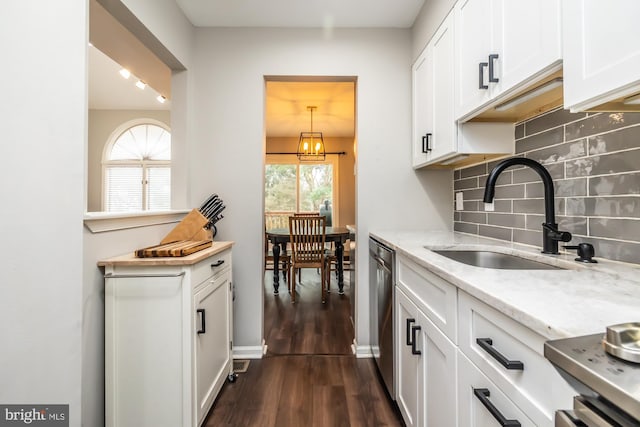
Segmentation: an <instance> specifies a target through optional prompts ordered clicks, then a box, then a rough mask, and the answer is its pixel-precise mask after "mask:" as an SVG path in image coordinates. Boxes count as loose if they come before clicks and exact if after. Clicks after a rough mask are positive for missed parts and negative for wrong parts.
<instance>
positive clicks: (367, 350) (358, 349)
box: [351, 339, 373, 359]
mask: <svg viewBox="0 0 640 427" xmlns="http://www.w3.org/2000/svg"><path fill="white" fill-rule="evenodd" d="M351 351H352V352H353V354H355V355H356V357H357V358H358V359H366V358H371V357H373V353H371V346H368V345H358V343H357V342H356V340H355V339H354V340H353V344H351Z"/></svg>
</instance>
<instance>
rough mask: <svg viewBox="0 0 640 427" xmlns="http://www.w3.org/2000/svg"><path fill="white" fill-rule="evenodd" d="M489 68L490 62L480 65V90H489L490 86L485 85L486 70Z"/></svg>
mask: <svg viewBox="0 0 640 427" xmlns="http://www.w3.org/2000/svg"><path fill="white" fill-rule="evenodd" d="M488 66H489V63H488V62H481V63H480V64H478V79H479V81H480V82H479V84H478V89H489V86H488V85H486V84H484V69H485V68H486V67H488Z"/></svg>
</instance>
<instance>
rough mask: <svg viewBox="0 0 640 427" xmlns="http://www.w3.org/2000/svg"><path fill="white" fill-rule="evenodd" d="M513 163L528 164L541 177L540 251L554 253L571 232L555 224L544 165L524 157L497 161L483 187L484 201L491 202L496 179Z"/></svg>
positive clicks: (548, 182)
mask: <svg viewBox="0 0 640 427" xmlns="http://www.w3.org/2000/svg"><path fill="white" fill-rule="evenodd" d="M513 165H523V166H529V167H530V168H531V169H533V170H534V171H536V172H537V173H538V175H540V178H541V179H542V184H543V185H544V214H545V219H544V221H545V222H544V223H542V253H543V254H554V255H557V254H559V253H560V252H558V241H562V242H568V241H569V240H571V233H569V232H568V231H558V224H556V214H555V202H554V193H553V180H552V179H551V175H549V172H548V171H547V169H545V167H544V166H542V165H541V164H540V163H538V162H536V161H535V160H531V159H527V158H525V157H511V158H509V159H505V160H503V161H501V162H500V163H498V164H497V165H496V166H495V167H494V168H493V170H492V171H491V172H490V173H489V177H488V178H487V184H486V185H485V187H484V202H485V203H491V202H493V195H494V193H495V187H496V180H497V179H498V176H499V175H500V173H502V171H503V170H505V169H506V168H508V167H509V166H513Z"/></svg>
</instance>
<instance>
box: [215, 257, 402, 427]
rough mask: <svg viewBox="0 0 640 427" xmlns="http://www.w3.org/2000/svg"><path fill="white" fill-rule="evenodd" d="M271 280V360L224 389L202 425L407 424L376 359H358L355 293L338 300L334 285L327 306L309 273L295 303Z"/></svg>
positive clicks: (267, 283)
mask: <svg viewBox="0 0 640 427" xmlns="http://www.w3.org/2000/svg"><path fill="white" fill-rule="evenodd" d="M272 277H273V273H272V272H267V277H266V280H265V289H264V290H265V294H264V300H265V305H264V308H265V309H264V313H265V318H264V330H265V340H266V344H267V346H268V351H267V355H266V357H264V358H263V359H260V360H251V362H250V364H249V368H248V369H247V372H246V373H240V374H239V375H238V379H237V380H236V382H235V383H227V384H225V386H224V387H223V388H222V390H221V392H220V394H219V396H218V398H217V399H216V401H215V403H214V406H213V408H212V409H211V411H210V413H209V416H208V418H207V419H206V421H205V423H204V424H203V426H205V427H214V426H215V427H218V426H233V427H256V426H257V427H307V426H313V427H343V426H344V427H360V426H362V427H372V426H374V427H400V426H402V425H403V423H402V421H401V419H400V416H399V414H398V412H397V408H396V407H395V405H394V404H393V403H392V402H391V401H390V400H389V399H388V396H387V394H386V392H385V390H384V388H383V386H382V383H381V382H380V378H379V376H378V374H377V371H376V367H375V363H374V361H373V359H357V358H356V357H355V356H354V355H353V354H352V351H351V343H352V341H353V335H354V332H353V325H352V323H351V319H350V314H351V307H350V298H349V292H350V291H351V290H350V289H349V287H348V286H345V295H338V293H337V292H336V290H335V282H334V290H333V292H331V293H330V294H329V295H328V297H327V302H326V303H325V304H322V302H321V298H320V280H319V276H318V275H317V274H316V273H315V271H313V270H303V276H302V283H301V284H300V285H298V287H297V288H298V289H299V293H298V296H297V301H296V302H295V303H291V299H290V296H289V294H288V292H287V289H286V284H285V285H284V286H283V285H282V282H281V285H280V290H281V293H280V295H277V296H276V295H273V287H272V284H271V283H272V282H271V279H272Z"/></svg>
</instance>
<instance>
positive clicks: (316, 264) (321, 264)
mask: <svg viewBox="0 0 640 427" xmlns="http://www.w3.org/2000/svg"><path fill="white" fill-rule="evenodd" d="M325 238H326V227H325V218H324V217H321V216H317V215H316V216H291V217H289V239H290V241H291V268H292V270H293V271H294V272H295V271H296V270H298V269H302V268H317V269H320V286H321V287H322V302H323V303H324V302H325V301H326V286H325V279H326V274H325V247H324V244H325ZM295 300H296V280H295V274H294V275H293V280H292V282H291V301H292V302H295Z"/></svg>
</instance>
